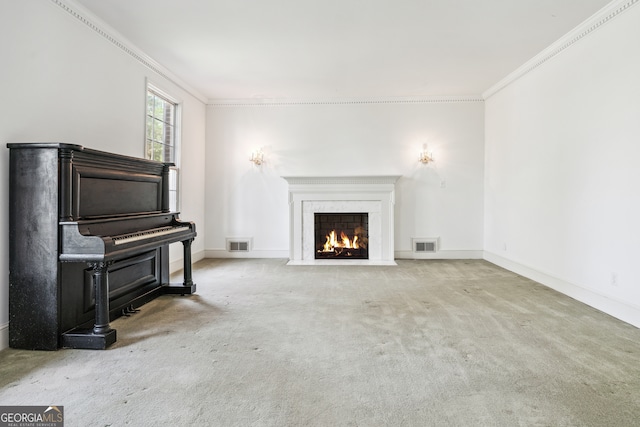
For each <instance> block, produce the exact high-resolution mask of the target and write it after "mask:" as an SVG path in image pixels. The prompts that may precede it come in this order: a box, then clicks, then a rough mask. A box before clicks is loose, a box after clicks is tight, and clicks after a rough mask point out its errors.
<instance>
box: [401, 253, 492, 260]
mask: <svg viewBox="0 0 640 427" xmlns="http://www.w3.org/2000/svg"><path fill="white" fill-rule="evenodd" d="M394 255H395V257H396V259H482V258H483V255H484V252H483V251H437V252H425V253H419V252H413V251H395V254H394Z"/></svg>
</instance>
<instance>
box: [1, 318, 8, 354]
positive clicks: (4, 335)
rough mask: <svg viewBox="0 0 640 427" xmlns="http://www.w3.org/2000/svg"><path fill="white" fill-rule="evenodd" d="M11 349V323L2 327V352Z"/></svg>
mask: <svg viewBox="0 0 640 427" xmlns="http://www.w3.org/2000/svg"><path fill="white" fill-rule="evenodd" d="M5 348H9V323H8V322H7V323H5V324H3V325H0V351H2V350H4V349H5Z"/></svg>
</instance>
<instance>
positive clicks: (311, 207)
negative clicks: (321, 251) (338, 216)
mask: <svg viewBox="0 0 640 427" xmlns="http://www.w3.org/2000/svg"><path fill="white" fill-rule="evenodd" d="M282 178H283V179H285V180H286V181H287V182H288V183H289V228H290V230H289V231H290V232H289V236H290V237H289V239H290V242H289V263H288V265H396V263H395V261H394V247H393V244H394V229H393V227H394V217H393V214H394V204H395V183H396V181H397V180H398V179H399V178H400V176H399V175H369V176H283V177H282ZM320 212H367V213H368V216H369V248H368V250H369V259H368V260H349V259H344V260H316V259H315V233H314V224H313V221H314V219H313V218H314V214H315V213H320Z"/></svg>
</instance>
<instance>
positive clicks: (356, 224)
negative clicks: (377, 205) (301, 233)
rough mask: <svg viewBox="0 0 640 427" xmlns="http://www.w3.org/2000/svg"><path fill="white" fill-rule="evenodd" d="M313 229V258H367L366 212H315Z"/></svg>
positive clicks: (367, 217) (367, 233) (367, 223)
mask: <svg viewBox="0 0 640 427" xmlns="http://www.w3.org/2000/svg"><path fill="white" fill-rule="evenodd" d="M314 230H315V248H316V251H315V259H368V258H369V251H368V249H367V246H368V244H369V232H368V230H369V216H368V213H366V212H361V213H324V212H323V213H316V214H315V215H314Z"/></svg>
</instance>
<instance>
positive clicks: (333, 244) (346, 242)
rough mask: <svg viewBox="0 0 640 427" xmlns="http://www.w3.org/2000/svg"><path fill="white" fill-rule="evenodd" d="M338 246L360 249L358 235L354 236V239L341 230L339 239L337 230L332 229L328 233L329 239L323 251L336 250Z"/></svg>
mask: <svg viewBox="0 0 640 427" xmlns="http://www.w3.org/2000/svg"><path fill="white" fill-rule="evenodd" d="M336 248H349V249H359V248H360V245H359V244H358V236H354V237H353V240H351V239H349V236H347V235H346V234H345V233H344V232H343V231H341V232H340V240H338V238H337V237H336V230H331V233H329V234H328V235H327V241H326V242H325V244H324V246H323V249H322V252H335V250H336Z"/></svg>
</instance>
